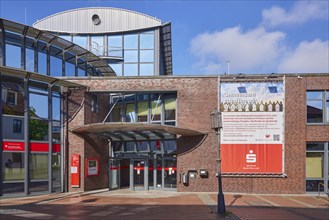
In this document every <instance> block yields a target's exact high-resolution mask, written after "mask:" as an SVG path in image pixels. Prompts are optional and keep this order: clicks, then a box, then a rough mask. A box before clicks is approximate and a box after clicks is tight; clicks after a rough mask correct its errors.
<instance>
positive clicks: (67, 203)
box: [0, 190, 329, 220]
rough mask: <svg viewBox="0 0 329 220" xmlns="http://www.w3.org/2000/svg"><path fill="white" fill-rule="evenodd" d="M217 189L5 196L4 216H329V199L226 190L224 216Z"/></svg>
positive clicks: (0, 205) (0, 210)
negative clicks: (220, 213) (219, 210)
mask: <svg viewBox="0 0 329 220" xmlns="http://www.w3.org/2000/svg"><path fill="white" fill-rule="evenodd" d="M216 200H217V194H216V193H179V192H159V191H149V192H131V191H129V190H119V191H112V192H109V191H104V190H101V191H95V192H88V193H69V194H63V193H62V194H52V195H44V196H31V197H26V198H16V199H13V198H2V199H1V200H0V219H1V220H2V219H6V220H7V219H8V220H11V219H56V220H58V219H89V220H90V219H118V220H120V219H122V220H130V219H137V220H138V219H156V220H160V219H191V220H197V219H200V220H202V219H210V220H212V219H214V220H215V219H230V220H237V219H243V220H244V219H246V220H249V219H325V220H328V219H329V201H328V197H324V196H323V197H320V198H318V197H316V196H315V195H314V196H313V195H303V196H302V195H246V194H241V195H240V194H225V204H226V209H227V211H228V214H227V215H226V216H220V215H218V214H217V213H216V210H217V205H216V204H217V203H216Z"/></svg>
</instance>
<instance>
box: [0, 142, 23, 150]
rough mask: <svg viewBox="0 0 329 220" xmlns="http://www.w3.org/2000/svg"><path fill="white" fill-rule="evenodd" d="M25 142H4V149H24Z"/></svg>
mask: <svg viewBox="0 0 329 220" xmlns="http://www.w3.org/2000/svg"><path fill="white" fill-rule="evenodd" d="M24 149H25V148H24V142H9V141H4V142H2V150H3V151H24Z"/></svg>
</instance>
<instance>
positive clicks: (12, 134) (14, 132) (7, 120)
mask: <svg viewBox="0 0 329 220" xmlns="http://www.w3.org/2000/svg"><path fill="white" fill-rule="evenodd" d="M2 137H3V139H11V140H24V117H22V116H14V115H4V116H2Z"/></svg>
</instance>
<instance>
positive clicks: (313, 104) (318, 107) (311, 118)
mask: <svg viewBox="0 0 329 220" xmlns="http://www.w3.org/2000/svg"><path fill="white" fill-rule="evenodd" d="M307 122H308V123H322V122H323V107H322V101H321V100H320V101H307Z"/></svg>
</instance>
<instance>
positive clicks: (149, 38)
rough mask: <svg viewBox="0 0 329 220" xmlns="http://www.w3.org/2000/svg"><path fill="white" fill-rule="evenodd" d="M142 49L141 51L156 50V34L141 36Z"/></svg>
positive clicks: (142, 34) (149, 33) (150, 33)
mask: <svg viewBox="0 0 329 220" xmlns="http://www.w3.org/2000/svg"><path fill="white" fill-rule="evenodd" d="M140 48H141V49H153V48H154V33H153V32H148V33H145V34H144V33H141V34H140Z"/></svg>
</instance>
